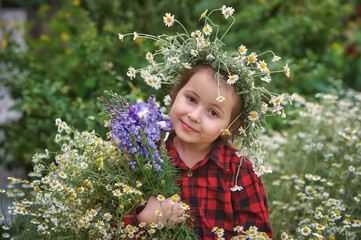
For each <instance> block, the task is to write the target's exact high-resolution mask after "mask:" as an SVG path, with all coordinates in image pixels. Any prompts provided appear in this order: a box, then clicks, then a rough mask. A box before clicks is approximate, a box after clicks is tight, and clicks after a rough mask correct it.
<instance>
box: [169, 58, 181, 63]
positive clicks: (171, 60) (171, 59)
mask: <svg viewBox="0 0 361 240" xmlns="http://www.w3.org/2000/svg"><path fill="white" fill-rule="evenodd" d="M168 62H172V63H179V62H180V60H179V58H178V57H169V58H168Z"/></svg>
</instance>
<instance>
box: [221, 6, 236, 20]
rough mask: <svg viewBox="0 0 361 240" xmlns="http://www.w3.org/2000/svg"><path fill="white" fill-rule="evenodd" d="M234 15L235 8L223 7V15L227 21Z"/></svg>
mask: <svg viewBox="0 0 361 240" xmlns="http://www.w3.org/2000/svg"><path fill="white" fill-rule="evenodd" d="M233 13H234V8H232V7H226V6H225V5H223V7H222V14H223V17H224V18H225V19H228V18H229V16H232V15H233Z"/></svg>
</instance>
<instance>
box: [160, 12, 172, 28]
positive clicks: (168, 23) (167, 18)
mask: <svg viewBox="0 0 361 240" xmlns="http://www.w3.org/2000/svg"><path fill="white" fill-rule="evenodd" d="M163 22H164V24H165V25H166V26H167V27H170V26H173V24H174V15H171V14H170V13H166V14H165V16H164V17H163Z"/></svg>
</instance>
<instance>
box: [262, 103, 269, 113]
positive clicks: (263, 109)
mask: <svg viewBox="0 0 361 240" xmlns="http://www.w3.org/2000/svg"><path fill="white" fill-rule="evenodd" d="M267 109H268V105H267V103H264V104H262V107H261V113H263V114H266V112H267Z"/></svg>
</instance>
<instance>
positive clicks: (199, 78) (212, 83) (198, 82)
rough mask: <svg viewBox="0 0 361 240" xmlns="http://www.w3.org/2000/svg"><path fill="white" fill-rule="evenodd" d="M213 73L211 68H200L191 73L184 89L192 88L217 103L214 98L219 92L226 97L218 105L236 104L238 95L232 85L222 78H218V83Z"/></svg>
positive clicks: (238, 98) (238, 99)
mask: <svg viewBox="0 0 361 240" xmlns="http://www.w3.org/2000/svg"><path fill="white" fill-rule="evenodd" d="M215 74H216V72H215V71H214V70H212V69H200V70H199V71H197V72H196V73H194V74H193V75H192V77H191V78H190V79H189V81H188V83H187V84H186V85H185V86H184V88H185V90H193V91H195V92H196V93H198V94H200V96H202V97H205V98H208V99H210V100H211V101H212V102H216V103H219V102H218V101H217V100H216V99H217V97H218V96H219V93H220V94H221V95H222V96H225V98H226V100H225V101H224V102H222V103H220V105H225V104H230V103H232V106H233V105H234V104H237V101H240V97H239V96H238V95H237V93H236V90H235V88H234V86H233V85H230V84H228V83H227V82H226V80H224V79H223V78H220V79H219V83H218V82H217V81H216V79H215ZM218 85H219V86H218Z"/></svg>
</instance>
